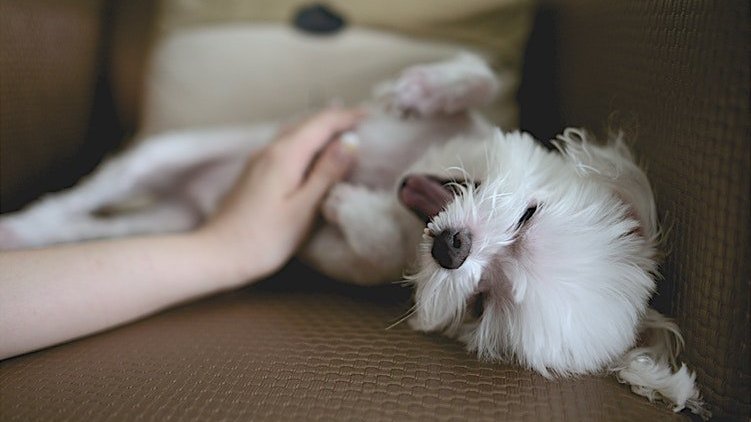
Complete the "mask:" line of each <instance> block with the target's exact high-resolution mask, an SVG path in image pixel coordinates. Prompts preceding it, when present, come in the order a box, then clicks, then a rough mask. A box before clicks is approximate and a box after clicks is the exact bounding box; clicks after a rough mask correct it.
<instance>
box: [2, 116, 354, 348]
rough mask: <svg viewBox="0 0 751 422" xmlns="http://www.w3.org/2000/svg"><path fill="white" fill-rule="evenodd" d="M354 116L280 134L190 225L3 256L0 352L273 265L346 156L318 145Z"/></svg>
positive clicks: (118, 318) (129, 316)
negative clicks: (178, 230) (198, 223)
mask: <svg viewBox="0 0 751 422" xmlns="http://www.w3.org/2000/svg"><path fill="white" fill-rule="evenodd" d="M359 117H360V114H359V113H357V112H351V111H346V110H335V111H328V112H324V113H321V114H320V115H318V116H316V117H314V118H311V119H310V120H309V121H307V122H306V123H304V124H302V125H301V126H299V127H298V128H296V129H293V130H290V131H288V132H287V133H285V134H283V135H281V136H280V138H279V139H278V140H277V141H276V142H274V143H272V145H271V146H270V147H268V148H267V149H266V150H264V151H263V152H261V153H260V154H259V155H258V156H257V157H256V158H255V159H254V160H253V161H252V162H251V163H249V165H248V167H247V169H246V172H245V175H244V176H243V177H242V178H241V180H240V181H239V182H238V184H237V186H235V189H234V190H233V192H232V193H231V194H230V195H229V197H228V198H227V200H226V201H225V203H224V205H223V206H222V207H221V208H220V210H219V211H218V212H217V214H216V215H215V216H214V217H213V218H212V219H211V220H209V221H208V222H207V223H206V224H205V225H204V226H203V227H201V228H200V229H198V230H196V231H194V232H191V233H185V234H177V235H163V236H149V237H138V238H129V239H118V240H108V241H99V242H90V243H83V244H78V245H67V246H59V247H53V248H47V249H38V250H27V251H14V252H6V253H2V254H0V359H4V358H7V357H11V356H15V355H18V354H21V353H25V352H28V351H32V350H36V349H39V348H42V347H46V346H50V345H53V344H57V343H60V342H63V341H67V340H71V339H74V338H77V337H81V336H84V335H87V334H91V333H94V332H97V331H101V330H104V329H107V328H110V327H113V326H116V325H120V324H123V323H126V322H129V321H132V320H135V319H138V318H141V317H143V316H146V315H148V314H151V313H153V312H156V311H158V310H161V309H164V308H167V307H169V306H172V305H175V304H177V303H180V302H184V301H187V300H191V299H195V298H198V297H201V296H205V295H209V294H212V293H216V292H219V291H222V290H227V289H232V288H236V287H239V286H241V285H243V284H245V283H247V282H250V281H252V280H257V279H259V278H262V277H264V276H266V275H268V274H270V273H272V272H274V271H276V270H277V269H278V268H279V267H281V266H282V265H283V264H284V263H285V262H286V261H287V260H288V259H289V258H290V256H291V255H292V254H293V253H294V250H295V249H296V248H297V246H298V245H299V244H300V242H301V241H302V239H303V238H304V237H305V234H306V232H307V230H308V228H309V226H310V224H311V222H312V220H313V219H314V217H315V215H316V212H317V208H318V204H319V202H320V200H321V198H322V197H323V195H324V194H325V193H326V191H327V189H328V188H329V187H330V185H331V184H332V183H334V182H336V181H337V180H339V179H340V178H341V177H342V176H343V175H344V173H345V172H346V170H347V168H348V167H349V165H350V164H351V162H352V155H351V154H350V153H349V152H348V151H347V150H346V147H344V146H342V145H341V144H340V143H338V142H335V143H331V144H329V145H328V146H325V144H326V142H327V140H329V139H330V138H331V137H332V136H333V135H334V134H336V133H338V132H340V131H342V130H346V129H348V128H350V127H351V126H352V125H354V124H355V123H356V122H357V120H358V119H359ZM322 148H323V153H322V154H321V157H320V158H319V159H318V160H317V161H315V162H314V156H315V154H316V152H318V151H320V150H321V149H322ZM311 163H313V164H312V165H313V167H312V170H311V171H310V173H309V174H308V175H306V169H307V168H308V166H309V165H310V164H311Z"/></svg>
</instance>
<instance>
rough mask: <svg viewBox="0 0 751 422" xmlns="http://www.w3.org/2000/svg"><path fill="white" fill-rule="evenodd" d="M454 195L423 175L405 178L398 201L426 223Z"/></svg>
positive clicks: (438, 181)
mask: <svg viewBox="0 0 751 422" xmlns="http://www.w3.org/2000/svg"><path fill="white" fill-rule="evenodd" d="M453 197H454V195H452V194H451V192H450V191H448V190H447V189H446V188H445V187H444V184H443V183H442V182H441V181H440V180H437V179H434V178H432V177H430V176H424V175H412V176H407V177H406V178H405V179H404V182H403V183H402V187H401V188H400V189H399V200H400V201H402V204H404V206H405V207H407V208H409V209H410V210H411V211H412V212H413V213H415V214H416V215H417V216H418V217H420V218H421V219H422V220H423V221H425V222H426V223H427V222H428V221H430V219H431V218H433V217H435V216H436V215H437V214H438V213H439V212H441V211H442V210H443V208H444V207H445V206H446V204H448V203H449V202H450V201H451V199H453Z"/></svg>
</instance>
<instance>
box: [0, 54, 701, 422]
mask: <svg viewBox="0 0 751 422" xmlns="http://www.w3.org/2000/svg"><path fill="white" fill-rule="evenodd" d="M498 88H499V83H498V81H497V80H496V78H495V76H494V74H493V72H492V71H491V70H490V69H489V68H488V66H487V65H486V64H485V62H484V61H483V60H481V59H480V58H478V57H476V56H474V55H471V54H465V55H461V56H459V57H457V58H456V59H454V60H451V61H448V62H443V63H436V64H430V65H423V66H416V67H412V68H409V69H407V70H405V71H404V72H403V74H402V75H401V76H400V77H399V78H398V79H397V80H396V81H395V82H392V83H388V84H385V85H383V86H381V87H380V88H379V89H378V92H379V95H378V96H379V98H380V99H381V100H385V103H386V105H387V106H388V107H387V108H388V110H382V108H383V107H382V105H383V104H380V105H376V106H373V107H371V113H370V117H369V119H368V120H366V121H365V122H363V123H362V124H361V125H360V126H359V127H358V128H357V130H356V132H355V133H353V134H348V135H346V138H347V140H348V141H352V140H355V139H357V140H358V142H359V148H360V157H361V159H360V162H359V164H358V166H357V168H356V169H355V171H354V172H353V174H352V176H351V178H350V180H348V181H347V182H345V183H341V184H339V185H337V186H335V187H334V188H333V189H332V190H331V191H330V193H329V195H328V198H327V199H326V201H325V203H324V205H323V216H324V218H325V220H326V224H324V225H322V226H321V227H320V228H319V229H318V230H317V231H315V233H314V234H313V235H312V237H311V239H310V240H309V242H308V243H307V244H306V246H305V247H304V249H303V251H302V257H303V258H304V259H306V260H307V261H308V262H310V263H312V264H313V265H314V266H316V267H317V268H318V269H319V270H320V271H322V272H324V273H326V274H328V275H330V276H332V277H335V278H338V279H340V280H346V281H350V282H355V283H358V284H376V283H383V282H390V281H395V280H398V279H400V278H401V277H402V275H403V274H404V273H405V271H406V274H407V275H406V279H407V281H408V282H409V283H411V284H412V285H414V288H415V307H414V308H413V309H412V311H411V312H410V314H409V316H410V323H411V325H412V326H413V327H414V328H415V329H418V330H422V331H441V332H444V333H445V334H447V335H449V336H452V337H455V338H458V339H459V340H460V341H462V342H464V343H466V344H467V346H468V348H469V349H470V350H472V351H476V352H477V354H478V355H479V356H480V357H481V358H490V359H510V360H515V361H516V362H518V363H520V364H522V365H524V366H526V367H529V368H532V369H534V370H536V371H537V372H539V373H541V374H543V375H545V376H551V375H576V374H585V373H595V372H600V371H603V370H608V371H614V372H616V374H617V376H618V378H619V379H620V380H621V381H623V382H626V383H629V384H630V385H631V386H632V389H633V391H634V392H636V393H638V394H641V395H644V396H647V397H649V398H650V400H652V399H657V398H662V399H664V400H665V401H668V402H670V403H672V404H673V405H674V406H675V407H674V409H675V410H676V411H677V410H680V409H683V408H684V407H689V408H691V409H692V410H693V411H695V412H698V413H702V412H703V410H702V409H701V405H702V402H701V399H700V396H699V392H698V390H697V388H696V387H695V385H694V377H695V376H694V374H693V373H690V372H689V371H688V369H687V368H686V366H685V365H683V364H681V365H680V366H679V365H678V364H677V362H676V355H677V353H678V351H679V349H680V347H681V345H682V338H681V336H680V333H679V331H678V328H677V327H676V326H675V324H673V323H672V322H670V321H668V320H667V319H665V318H664V317H662V316H661V315H660V314H658V313H657V312H655V311H653V310H651V309H649V308H648V306H647V305H648V300H649V298H650V296H651V295H652V293H653V292H654V290H655V279H656V278H657V277H658V274H657V262H658V250H657V243H658V242H657V240H658V235H659V231H658V225H657V218H656V211H655V203H654V199H653V195H652V191H651V188H650V185H649V182H648V180H647V178H646V176H645V175H644V173H643V172H642V171H641V170H640V169H639V167H638V166H637V165H635V163H634V161H633V159H632V157H631V155H630V153H629V151H628V149H627V148H626V146H625V145H624V143H623V142H622V141H621V139H620V138H615V139H613V140H611V142H610V143H609V145H607V146H598V145H595V144H593V143H592V142H591V141H590V140H589V139H588V135H587V134H586V133H585V132H583V131H580V130H575V129H569V130H566V131H565V132H564V133H563V135H560V136H559V137H558V139H557V140H556V141H555V142H554V145H555V147H556V148H555V150H553V151H550V150H548V149H547V148H545V147H543V146H542V145H541V144H539V143H537V142H535V141H534V140H533V139H532V138H531V137H530V136H529V135H527V134H522V133H518V132H514V133H502V132H501V131H500V130H498V129H494V128H493V127H491V125H490V124H488V123H487V122H486V121H485V120H483V119H482V118H481V117H480V116H479V115H478V114H475V113H474V112H472V111H471V109H472V108H474V107H476V106H481V105H483V104H485V103H488V102H490V101H491V100H492V99H493V97H494V95H495V93H496V92H497V90H498ZM382 102H383V101H382ZM389 110H390V111H389ZM394 112H396V113H394ZM395 114H397V115H395ZM404 114H409V115H413V116H417V118H411V119H403V118H399V116H398V115H402V117H403V115H404ZM277 129H278V125H277V124H268V125H263V126H253V127H238V128H220V129H210V130H200V131H199V130H192V131H188V132H182V133H168V134H163V135H160V136H155V137H153V138H150V139H145V140H143V141H142V142H141V143H140V144H139V145H138V146H136V147H135V148H134V149H132V150H131V151H129V152H128V153H126V154H124V155H121V156H119V157H116V158H114V159H112V160H110V161H109V162H107V163H105V164H104V165H103V166H102V167H101V168H100V169H99V170H98V171H97V172H96V173H95V174H94V175H93V176H91V177H90V178H88V179H87V180H85V181H84V182H83V183H81V184H80V185H79V186H77V187H75V188H74V189H72V190H69V191H66V192H62V193H58V194H53V195H49V196H48V197H45V198H43V199H42V200H40V201H38V202H37V203H35V204H33V205H32V206H30V207H29V208H27V209H26V210H24V211H22V212H20V213H17V214H13V215H8V216H4V217H2V219H1V220H0V246H2V247H3V248H6V249H8V248H18V247H30V246H40V245H47V244H51V243H58V242H68V241H75V240H82V239H90V238H101V237H113V236H124V235H129V234H135V233H152V232H165V231H180V230H187V229H189V228H191V227H194V226H195V225H196V224H198V223H199V222H200V221H201V219H203V218H204V217H206V216H207V215H208V214H209V213H211V212H212V211H213V210H214V209H215V207H216V206H217V203H218V202H219V200H220V199H221V198H222V196H223V195H224V194H225V193H226V192H227V190H228V189H229V187H230V186H232V184H233V181H234V180H235V179H236V178H237V177H238V175H239V172H240V170H241V168H242V167H243V165H244V163H245V161H246V159H247V156H248V155H250V154H252V152H253V151H255V150H257V149H258V148H259V147H261V146H263V145H264V144H265V143H267V142H268V141H269V140H270V139H272V138H273V135H274V133H275V132H276V131H277ZM139 201H140V202H139ZM136 202H139V204H140V206H135V205H134V203H136ZM125 205H128V206H129V207H130V208H132V209H131V210H129V211H127V212H123V211H122V209H123V208H124V207H125ZM112 209H120V211H121V212H120V213H116V214H114V215H110V216H108V217H107V216H103V214H104V211H105V210H112ZM705 416H706V415H705Z"/></svg>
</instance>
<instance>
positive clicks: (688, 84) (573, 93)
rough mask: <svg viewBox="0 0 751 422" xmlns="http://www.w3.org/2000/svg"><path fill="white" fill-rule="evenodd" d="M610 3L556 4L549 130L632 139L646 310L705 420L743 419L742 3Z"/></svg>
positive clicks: (745, 92)
mask: <svg viewBox="0 0 751 422" xmlns="http://www.w3.org/2000/svg"><path fill="white" fill-rule="evenodd" d="M615 3H617V4H614V3H613V2H601V1H596V0H581V1H569V0H566V1H561V2H560V4H559V5H557V6H558V7H557V8H556V9H557V14H558V16H557V25H558V31H557V34H558V46H559V51H558V54H557V57H558V60H559V62H558V65H557V66H556V67H557V68H558V69H559V72H560V73H559V79H558V83H559V86H560V94H559V98H560V103H559V109H560V110H561V111H562V121H563V122H565V123H566V124H567V125H576V126H584V127H589V128H593V129H623V130H624V131H625V133H626V135H627V137H628V138H629V139H630V140H631V141H633V142H634V146H635V149H636V151H637V152H638V156H639V157H640V158H641V159H642V161H643V162H644V164H645V165H646V168H647V169H648V174H649V176H650V179H651V181H652V183H653V185H654V188H655V195H656V199H657V208H658V210H659V211H660V213H661V214H662V219H663V221H664V223H665V226H666V227H667V232H666V233H667V244H666V249H667V251H668V255H667V257H666V260H665V265H664V266H663V269H662V270H663V273H664V276H665V280H664V281H663V282H662V283H661V286H660V289H659V296H658V297H657V298H656V305H657V306H658V307H659V308H660V309H661V310H663V311H664V312H666V313H667V314H669V315H673V316H675V317H676V318H677V322H678V324H679V325H680V327H681V328H682V330H683V333H684V336H685V338H686V350H685V353H684V359H685V360H686V361H687V363H688V364H689V365H690V366H691V367H693V368H694V369H695V370H696V371H697V378H698V381H699V384H700V385H701V386H702V390H703V394H704V395H705V396H706V399H707V400H708V401H709V402H710V403H712V404H713V405H714V408H715V414H716V415H717V416H732V417H735V418H740V417H745V418H748V417H749V411H750V409H751V405H750V403H749V400H751V395H750V394H749V385H750V383H751V373H750V372H749V354H750V353H751V350H750V349H749V329H750V327H749V283H750V282H751V276H750V274H749V266H750V265H751V264H750V261H751V260H750V259H749V258H751V257H750V256H749V241H750V240H749V209H751V204H750V203H749V192H750V191H751V186H750V184H751V125H750V124H749V119H750V117H749V116H750V114H749V98H750V97H749V95H750V93H749V80H751V75H750V74H749V52H750V51H751V48H750V43H749V39H750V37H751V29H750V28H749V3H748V2H747V1H743V0H741V1H724V2H713V1H691V2H676V3H675V4H672V3H666V2H662V1H648V2H636V1H623V2H615ZM606 125H607V126H609V127H606ZM602 132H604V130H601V133H602Z"/></svg>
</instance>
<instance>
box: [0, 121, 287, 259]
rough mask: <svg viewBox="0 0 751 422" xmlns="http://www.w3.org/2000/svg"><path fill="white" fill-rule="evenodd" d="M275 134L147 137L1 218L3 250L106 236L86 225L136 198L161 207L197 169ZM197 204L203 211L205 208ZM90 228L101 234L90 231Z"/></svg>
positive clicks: (244, 131) (246, 131)
mask: <svg viewBox="0 0 751 422" xmlns="http://www.w3.org/2000/svg"><path fill="white" fill-rule="evenodd" d="M275 130H276V126H275V125H268V126H256V127H252V128H236V129H220V130H204V131H190V132H184V133H174V134H167V135H161V136H157V137H155V138H152V139H147V140H145V141H143V142H142V143H141V144H139V145H138V146H137V147H136V148H134V149H132V150H130V151H129V152H127V153H125V154H124V155H121V156H118V157H115V158H113V159H111V160H108V161H107V162H105V163H104V164H103V165H102V166H101V167H100V168H99V169H97V170H96V171H95V172H94V173H93V174H92V175H91V176H89V177H87V178H85V179H83V180H82V182H81V183H79V184H78V185H77V186H75V187H74V188H72V189H69V190H66V191H62V192H59V193H54V194H50V195H47V196H45V197H43V198H41V199H40V200H39V201H37V202H35V203H33V204H31V206H29V207H27V208H26V209H24V210H22V211H20V212H17V213H13V214H9V215H5V216H3V217H1V218H0V249H15V248H22V247H28V246H41V245H46V244H51V243H58V242H61V241H75V240H82V239H87V238H92V237H101V233H99V230H94V228H95V227H97V226H96V224H88V223H82V222H92V221H94V222H95V221H96V218H95V216H94V215H95V214H96V213H97V212H98V211H100V210H102V209H103V208H108V207H115V208H117V207H118V206H120V205H122V204H123V203H128V202H129V201H133V200H142V199H147V200H149V201H151V202H155V205H159V204H158V203H159V202H160V201H161V200H162V199H163V198H161V196H162V195H163V193H164V192H174V190H176V189H179V188H180V184H181V182H182V181H183V179H188V178H190V176H191V169H197V168H200V167H205V165H206V164H208V163H212V162H218V161H221V160H235V159H236V158H237V156H241V155H248V154H250V153H251V152H252V151H253V150H255V149H258V148H260V147H261V146H263V145H264V144H265V143H266V142H268V140H269V139H271V137H272V136H273V133H274V131H275ZM187 193H191V192H187ZM185 199H186V201H184V202H181V203H182V204H184V206H186V207H188V208H190V205H191V202H197V201H199V199H198V198H190V197H188V198H185ZM175 205H176V204H172V208H174V206H175ZM194 205H196V207H195V208H200V205H201V204H194ZM190 212H194V209H190ZM181 220H182V219H176V221H178V222H179V221H181ZM71 222H79V223H76V224H77V225H75V224H74V226H75V227H77V228H72V229H70V230H68V229H65V228H64V227H65V226H67V225H69V224H71ZM122 227H128V225H127V224H125V225H123V226H122ZM132 227H133V230H132V231H130V232H129V233H120V232H117V234H132V233H139V232H143V231H144V230H138V227H139V225H138V224H134V225H133V226H132ZM86 228H92V230H93V231H97V233H90V234H88V233H85V229H86ZM79 229H80V230H79ZM145 231H151V230H145ZM61 232H64V234H62V233H61Z"/></svg>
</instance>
